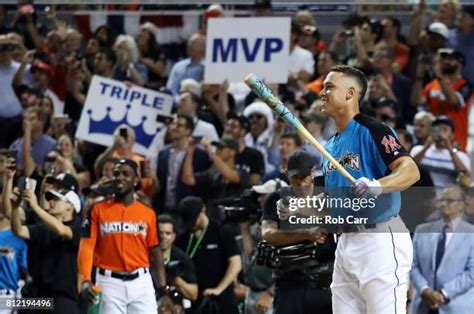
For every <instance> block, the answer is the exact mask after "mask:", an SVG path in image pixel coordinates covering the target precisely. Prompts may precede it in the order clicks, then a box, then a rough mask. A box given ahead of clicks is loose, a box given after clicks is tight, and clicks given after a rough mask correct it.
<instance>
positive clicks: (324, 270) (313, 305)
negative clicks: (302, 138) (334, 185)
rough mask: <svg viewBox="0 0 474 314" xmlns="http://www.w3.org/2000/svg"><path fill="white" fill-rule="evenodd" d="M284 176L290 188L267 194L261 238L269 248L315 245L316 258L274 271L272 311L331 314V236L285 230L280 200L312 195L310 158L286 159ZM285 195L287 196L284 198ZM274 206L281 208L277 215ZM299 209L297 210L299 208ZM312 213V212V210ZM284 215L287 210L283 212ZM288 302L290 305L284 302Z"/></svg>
mask: <svg viewBox="0 0 474 314" xmlns="http://www.w3.org/2000/svg"><path fill="white" fill-rule="evenodd" d="M287 175H288V178H289V180H290V184H291V188H289V189H287V188H285V189H280V192H273V193H270V194H269V195H268V196H267V197H266V199H265V202H264V205H263V217H262V220H263V221H262V236H263V239H264V240H265V241H267V242H268V243H269V244H270V245H273V246H276V247H279V248H282V247H285V246H291V245H295V244H302V243H318V246H317V249H316V257H315V258H312V259H310V260H309V261H307V262H298V261H296V260H295V261H294V262H291V263H290V265H282V266H280V267H278V268H276V269H274V274H275V277H276V288H275V296H274V303H273V308H274V310H275V313H276V314H287V313H292V314H300V313H301V314H303V313H307V309H311V310H312V311H313V312H315V313H316V312H317V313H331V312H332V309H331V292H330V290H329V284H330V282H331V277H332V265H333V262H334V251H335V243H334V241H333V238H332V236H330V237H327V232H325V231H324V230H322V229H319V228H310V227H309V226H308V227H306V228H305V227H299V226H298V229H294V228H293V229H292V230H289V225H288V223H287V222H286V221H285V220H286V219H287V218H288V216H285V215H284V212H285V210H284V209H285V205H284V204H283V203H284V200H285V199H286V198H287V197H288V196H290V195H291V196H293V197H295V196H297V197H306V196H310V195H316V189H315V187H314V185H313V180H314V177H315V175H316V168H315V166H314V159H313V157H312V156H311V155H310V154H309V153H307V152H305V151H302V150H299V151H296V152H295V153H293V154H292V155H291V157H290V159H289V160H288V170H287ZM286 194H289V195H286ZM277 206H279V207H281V209H280V214H278V213H277ZM300 210H301V209H300ZM313 210H316V209H313ZM286 212H287V213H289V212H288V210H287V209H286ZM288 300H291V301H292V302H288Z"/></svg>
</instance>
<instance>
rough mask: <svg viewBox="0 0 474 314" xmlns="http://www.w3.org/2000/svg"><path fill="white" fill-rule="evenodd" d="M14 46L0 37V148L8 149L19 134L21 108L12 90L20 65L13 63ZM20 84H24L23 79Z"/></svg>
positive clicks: (2, 36)
mask: <svg viewBox="0 0 474 314" xmlns="http://www.w3.org/2000/svg"><path fill="white" fill-rule="evenodd" d="M13 50H14V45H13V43H12V41H11V39H10V38H8V36H6V35H0V95H2V101H1V102H0V133H1V134H2V136H0V147H8V146H9V145H10V144H11V143H12V142H13V140H15V138H16V137H18V135H20V133H19V132H18V131H19V130H20V126H21V121H22V111H23V109H22V106H21V104H20V101H19V100H18V97H17V95H16V94H15V90H14V89H13V88H12V83H13V79H14V77H15V74H16V72H17V71H18V68H19V67H20V64H19V63H17V62H15V61H13V60H12V58H13V56H12V52H13ZM20 82H21V83H26V82H24V80H23V77H21V78H20Z"/></svg>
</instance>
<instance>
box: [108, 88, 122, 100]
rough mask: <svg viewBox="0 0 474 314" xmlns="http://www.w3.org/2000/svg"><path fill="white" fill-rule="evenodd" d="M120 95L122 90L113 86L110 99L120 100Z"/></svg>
mask: <svg viewBox="0 0 474 314" xmlns="http://www.w3.org/2000/svg"><path fill="white" fill-rule="evenodd" d="M120 94H122V89H121V88H120V87H119V86H113V87H112V92H111V93H110V97H114V96H115V97H117V98H118V99H120Z"/></svg>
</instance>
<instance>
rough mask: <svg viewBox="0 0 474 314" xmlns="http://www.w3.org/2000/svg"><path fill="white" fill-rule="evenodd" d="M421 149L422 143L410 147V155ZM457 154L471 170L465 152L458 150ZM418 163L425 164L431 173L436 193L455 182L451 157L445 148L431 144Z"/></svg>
mask: <svg viewBox="0 0 474 314" xmlns="http://www.w3.org/2000/svg"><path fill="white" fill-rule="evenodd" d="M422 149H423V145H416V146H415V147H413V148H412V150H411V152H410V155H411V156H415V155H416V154H418V153H419V152H420V151H421V150H422ZM456 154H457V156H458V157H459V159H461V161H462V163H463V165H464V166H465V167H466V168H467V169H468V170H469V171H471V162H470V161H469V157H468V156H467V155H466V153H464V152H462V151H458V152H457V153H456ZM420 164H421V165H423V166H425V167H426V168H427V169H428V170H429V172H430V175H431V179H432V180H433V184H434V186H435V187H436V193H437V195H438V194H439V192H440V191H441V190H442V189H443V188H445V187H448V186H450V185H453V184H456V176H457V174H456V171H455V168H454V163H453V159H452V158H451V154H450V153H449V150H448V149H447V148H443V149H438V148H436V146H435V144H432V145H431V146H430V147H429V148H428V149H427V150H426V153H425V156H424V157H423V158H422V159H421V161H420Z"/></svg>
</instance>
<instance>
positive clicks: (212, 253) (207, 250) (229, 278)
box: [177, 196, 242, 314]
mask: <svg viewBox="0 0 474 314" xmlns="http://www.w3.org/2000/svg"><path fill="white" fill-rule="evenodd" d="M179 208H180V211H181V213H182V217H183V223H184V225H185V230H186V233H185V234H183V235H182V236H181V237H180V238H179V239H178V241H177V246H178V247H180V248H181V249H182V250H186V251H185V252H186V254H187V255H188V256H189V257H190V258H191V259H192V260H193V262H194V265H195V266H196V275H197V282H198V287H199V298H198V300H197V301H196V302H195V306H196V307H197V306H198V305H199V304H200V303H201V302H203V298H204V297H205V296H208V297H213V298H214V299H215V300H216V302H217V304H218V307H219V309H218V311H217V312H218V313H226V314H227V313H228V314H232V313H238V310H237V303H236V301H235V297H234V291H233V282H234V280H236V279H237V275H238V274H239V272H240V270H241V269H242V262H241V258H240V254H239V249H238V247H237V243H236V242H235V239H234V237H233V235H232V231H231V230H229V229H228V228H227V227H226V226H223V225H220V224H218V223H217V222H215V221H213V220H211V219H209V218H208V216H207V214H206V206H205V205H204V203H203V202H202V200H201V199H200V198H198V197H195V196H189V197H186V198H184V199H183V200H181V202H180V204H179Z"/></svg>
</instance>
